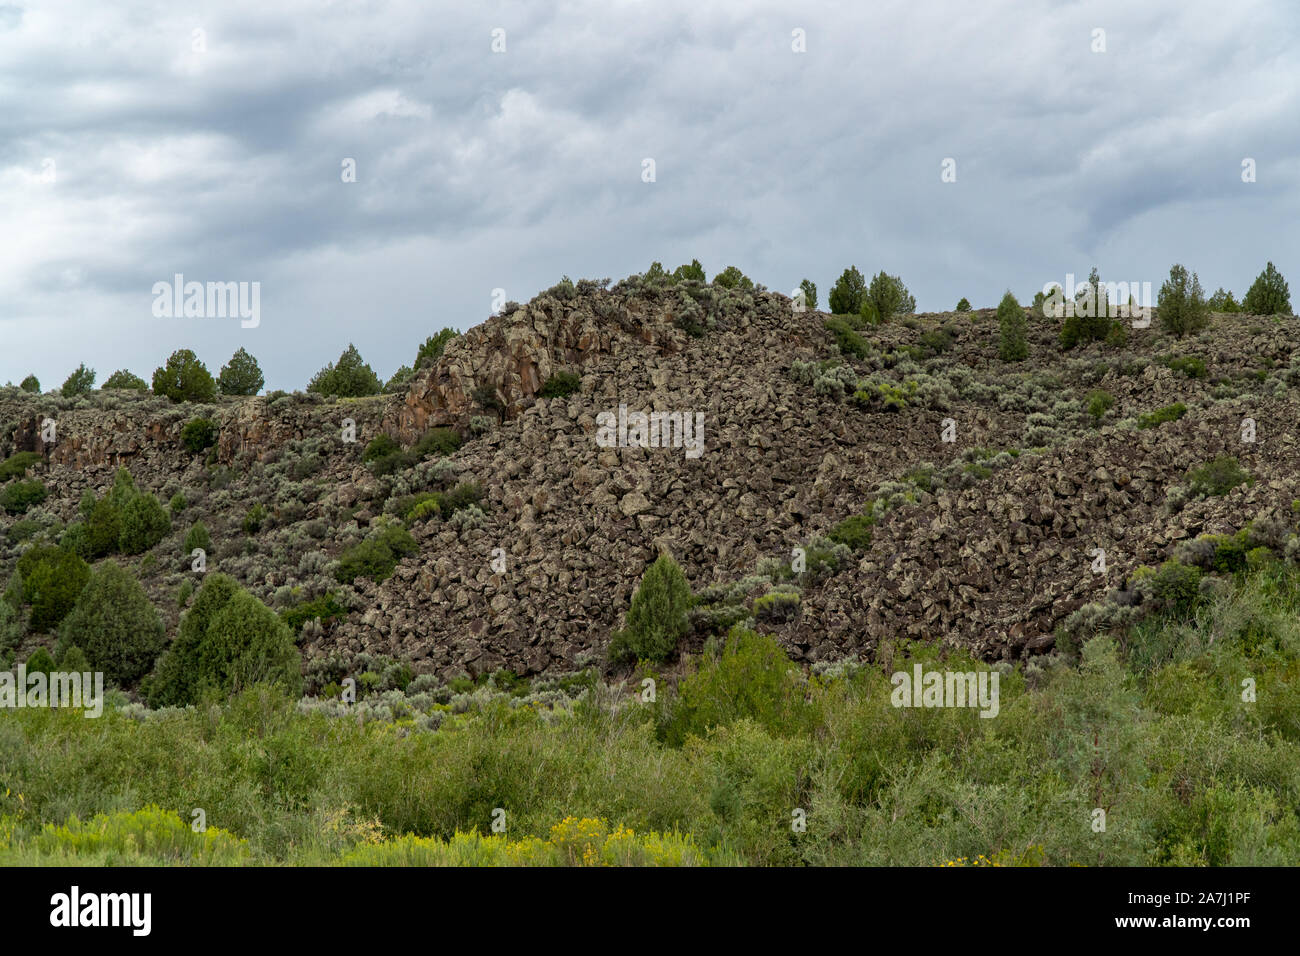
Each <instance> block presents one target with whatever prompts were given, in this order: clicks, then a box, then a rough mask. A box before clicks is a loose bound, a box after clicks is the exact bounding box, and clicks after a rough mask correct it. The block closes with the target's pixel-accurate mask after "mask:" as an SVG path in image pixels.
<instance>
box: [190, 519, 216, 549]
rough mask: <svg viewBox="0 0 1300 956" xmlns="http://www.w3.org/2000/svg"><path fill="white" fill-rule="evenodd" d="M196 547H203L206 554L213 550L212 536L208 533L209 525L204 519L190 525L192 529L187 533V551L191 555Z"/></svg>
mask: <svg viewBox="0 0 1300 956" xmlns="http://www.w3.org/2000/svg"><path fill="white" fill-rule="evenodd" d="M196 548H199V549H202V550H203V552H204V553H205V554H206V553H207V552H208V551H210V550H212V536H211V535H210V534H208V528H207V525H205V524H204V523H203V522H202V521H196V522H194V524H192V525H191V526H190V530H189V531H187V532H186V533H185V553H186V555H190V554H193V553H194V550H195V549H196Z"/></svg>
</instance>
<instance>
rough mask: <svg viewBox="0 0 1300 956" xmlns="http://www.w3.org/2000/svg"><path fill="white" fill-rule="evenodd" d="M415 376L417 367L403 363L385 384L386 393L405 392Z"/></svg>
mask: <svg viewBox="0 0 1300 956" xmlns="http://www.w3.org/2000/svg"><path fill="white" fill-rule="evenodd" d="M414 377H415V369H413V368H411V366H409V365H403V366H402V367H401V368H399V369H398V370H397V371H396V372H394V373H393V377H392V378H390V379H389V380H388V381H387V382H386V383H385V385H384V394H385V395H397V394H399V393H401V392H405V391H406V390H407V389H408V388H410V386H411V379H413V378H414Z"/></svg>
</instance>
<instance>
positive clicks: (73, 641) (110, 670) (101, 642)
mask: <svg viewBox="0 0 1300 956" xmlns="http://www.w3.org/2000/svg"><path fill="white" fill-rule="evenodd" d="M163 635H164V632H163V623H162V618H161V617H159V616H158V611H157V610H156V609H155V608H154V606H153V605H152V604H150V603H149V598H148V597H147V596H146V595H145V593H144V588H142V587H141V586H140V582H139V581H137V580H136V579H135V577H134V575H132V574H131V573H130V572H128V571H125V570H123V569H122V568H121V567H119V566H118V565H116V564H114V563H113V562H112V561H106V562H104V564H102V565H100V566H99V567H98V568H96V569H95V570H94V571H92V572H91V574H90V578H89V580H88V581H87V582H86V586H85V587H84V588H82V590H81V593H80V595H79V596H78V597H77V603H76V605H75V606H74V607H73V608H72V612H71V613H70V614H69V615H68V616H67V617H66V618H65V619H64V621H63V625H62V627H61V628H60V629H59V636H60V639H61V641H62V643H63V645H64V646H65V647H66V646H68V645H76V646H77V647H79V648H81V650H82V652H83V653H84V654H85V655H86V659H87V660H88V661H89V662H90V666H91V667H92V668H93V669H94V670H98V671H103V672H104V677H105V679H106V680H110V681H112V682H113V683H115V684H131V683H134V682H135V681H137V680H139V679H140V678H141V677H143V676H144V675H145V674H147V673H148V672H149V671H150V670H151V669H152V668H153V665H154V661H156V660H157V659H158V655H159V654H161V653H162V649H163V643H164V641H163Z"/></svg>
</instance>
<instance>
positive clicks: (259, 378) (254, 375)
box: [217, 348, 266, 395]
mask: <svg viewBox="0 0 1300 956" xmlns="http://www.w3.org/2000/svg"><path fill="white" fill-rule="evenodd" d="M265 384H266V376H264V375H263V374H262V367H261V366H260V365H258V364H257V359H255V358H253V356H251V355H249V354H248V351H247V350H246V349H243V348H240V349H239V350H238V351H237V352H235V354H234V355H232V356H231V357H230V361H229V362H228V363H226V364H225V365H223V366H221V372H220V374H218V375H217V387H218V388H220V389H221V394H222V395H256V394H257V393H258V392H260V391H261V390H262V386H263V385H265Z"/></svg>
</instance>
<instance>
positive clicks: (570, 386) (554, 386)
mask: <svg viewBox="0 0 1300 956" xmlns="http://www.w3.org/2000/svg"><path fill="white" fill-rule="evenodd" d="M581 390H582V376H580V375H578V374H577V373H576V372H556V373H555V374H554V375H552V376H551V377H550V378H548V379H547V380H546V383H545V384H544V385H543V386H542V390H541V392H539V393H538V394H540V395H541V396H542V398H563V397H565V396H566V395H572V394H573V393H574V392H578V391H581Z"/></svg>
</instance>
